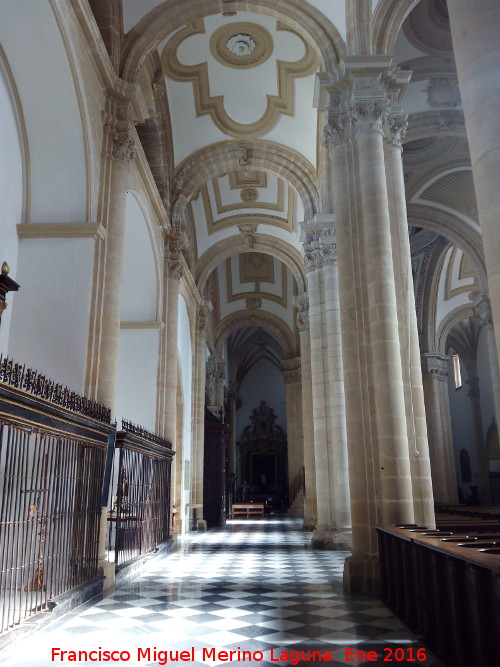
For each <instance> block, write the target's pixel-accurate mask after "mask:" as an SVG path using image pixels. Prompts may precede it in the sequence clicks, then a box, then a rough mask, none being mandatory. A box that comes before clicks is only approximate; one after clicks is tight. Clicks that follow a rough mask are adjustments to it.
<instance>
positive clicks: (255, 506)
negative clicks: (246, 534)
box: [231, 503, 264, 519]
mask: <svg viewBox="0 0 500 667" xmlns="http://www.w3.org/2000/svg"><path fill="white" fill-rule="evenodd" d="M231 515H232V518H233V519H254V518H256V517H257V518H261V517H263V516H264V503H234V504H233V505H232V506H231Z"/></svg>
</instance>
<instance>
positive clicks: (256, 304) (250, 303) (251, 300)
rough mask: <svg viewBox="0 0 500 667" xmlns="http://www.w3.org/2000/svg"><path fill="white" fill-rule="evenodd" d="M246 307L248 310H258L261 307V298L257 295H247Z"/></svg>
mask: <svg viewBox="0 0 500 667" xmlns="http://www.w3.org/2000/svg"><path fill="white" fill-rule="evenodd" d="M246 307H247V308H248V309H249V310H258V309H259V308H262V299H261V298H260V297H259V296H249V297H248V299H247V300H246Z"/></svg>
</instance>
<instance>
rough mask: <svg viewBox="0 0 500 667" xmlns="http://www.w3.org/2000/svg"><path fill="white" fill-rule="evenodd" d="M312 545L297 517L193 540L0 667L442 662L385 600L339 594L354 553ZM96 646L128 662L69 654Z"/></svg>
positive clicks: (434, 666) (432, 666) (231, 526)
mask: <svg viewBox="0 0 500 667" xmlns="http://www.w3.org/2000/svg"><path fill="white" fill-rule="evenodd" d="M309 543H310V533H304V532H303V531H301V530H300V522H299V521H298V520H294V519H286V518H279V517H271V518H266V519H263V520H254V521H230V522H228V524H227V526H226V527H225V528H224V529H221V530H212V531H208V532H206V533H205V532H204V533H194V534H191V535H188V536H186V537H185V538H183V539H182V540H179V545H178V548H177V549H176V551H175V552H174V553H172V554H170V555H169V556H166V557H164V558H161V559H156V560H155V561H154V563H153V564H152V565H151V566H150V568H149V569H148V570H147V571H146V572H145V573H144V574H143V575H142V576H140V577H139V578H137V579H136V580H134V581H132V582H129V583H126V584H124V585H122V586H119V587H117V588H116V589H114V590H111V591H110V592H109V593H108V594H106V595H104V596H100V597H99V598H96V599H94V600H93V601H92V602H90V603H87V604H86V605H84V606H82V607H80V608H79V609H77V610H75V611H74V612H72V613H70V614H68V615H67V616H65V617H64V618H63V619H61V620H59V621H57V622H56V623H54V624H52V625H51V626H49V627H48V628H47V629H46V630H44V631H42V632H39V633H37V634H36V635H33V636H32V637H31V639H30V641H29V642H25V644H24V645H23V646H22V647H19V646H18V647H16V648H15V649H14V650H12V652H9V653H8V654H7V655H5V656H4V657H3V659H2V657H0V665H5V667H28V665H29V666H30V667H46V666H47V665H55V664H59V665H65V666H68V665H79V664H87V665H88V664H93V665H113V664H115V665H120V667H121V666H122V665H127V666H129V667H132V666H134V667H135V666H136V665H141V666H146V665H148V666H149V667H153V666H155V667H156V665H160V664H168V665H180V666H182V665H188V666H191V667H197V666H202V665H220V664H225V663H227V662H232V664H236V663H241V665H242V667H245V665H248V667H253V666H254V665H259V666H260V667H269V666H274V667H281V666H284V665H288V664H298V665H301V666H307V665H310V664H311V663H313V664H314V663H316V664H319V663H321V664H325V663H327V664H328V663H330V664H335V665H339V666H343V665H356V666H359V665H377V664H382V663H383V664H385V665H386V664H389V663H390V662H392V663H393V664H410V663H411V664H413V665H418V664H420V665H425V666H426V667H438V666H440V665H441V663H439V662H438V660H437V659H436V658H435V657H433V656H432V654H431V653H430V651H428V650H427V649H426V648H425V647H424V646H423V645H422V644H421V643H420V642H419V641H418V639H417V638H415V637H414V636H413V635H412V634H411V633H410V632H409V630H408V629H407V628H406V627H405V626H404V625H403V624H402V623H401V621H399V620H398V619H397V618H396V617H395V616H394V615H393V614H392V613H391V612H390V611H389V610H388V609H387V607H385V606H384V605H383V604H382V603H381V602H380V601H378V600H374V599H362V598H358V597H352V596H346V595H345V594H344V593H343V592H342V571H343V563H344V558H345V557H346V555H347V554H346V553H345V552H331V551H316V550H312V549H311V548H310V546H309ZM99 648H100V649H101V651H118V652H122V658H124V659H122V660H121V661H110V660H99V659H97V660H92V661H90V660H89V661H87V662H86V663H85V662H83V661H80V662H78V661H74V660H68V658H70V657H71V654H70V653H66V654H61V651H76V652H78V651H87V652H90V651H92V650H95V651H98V650H99ZM53 649H58V650H59V652H56V653H55V654H54V658H55V659H54V660H52V650H53ZM155 650H156V651H157V653H156V654H155ZM139 651H141V652H140V653H139ZM164 651H168V652H172V653H171V654H170V653H167V654H165V653H161V652H164ZM182 651H184V652H187V653H184V654H183V656H184V658H185V660H181V657H182V656H181V653H180V652H182ZM230 651H234V652H235V653H233V654H232V656H231V654H230ZM158 652H160V653H158ZM176 652H177V653H176ZM238 652H239V653H238ZM244 652H246V653H244ZM127 654H129V655H130V658H129V659H128V660H125V658H126V657H127ZM61 655H63V660H64V661H61ZM114 655H115V657H119V656H118V654H114ZM176 655H177V661H176V660H175V658H176ZM101 656H102V657H103V658H105V657H106V656H103V655H102V654H101ZM375 656H377V657H375ZM80 657H85V656H84V655H83V656H80ZM92 657H97V658H98V657H99V654H98V653H97V654H92ZM230 657H232V660H229V658H230ZM193 658H194V659H193ZM320 658H322V659H321V660H320ZM363 658H365V659H363ZM384 658H385V659H386V660H385V661H384ZM387 658H391V660H387Z"/></svg>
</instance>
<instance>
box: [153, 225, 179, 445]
mask: <svg viewBox="0 0 500 667" xmlns="http://www.w3.org/2000/svg"><path fill="white" fill-rule="evenodd" d="M181 249H182V242H181V233H180V230H178V229H175V228H173V227H169V228H167V229H166V230H165V259H164V271H163V285H164V287H163V307H162V319H163V322H164V323H165V327H164V329H163V332H162V337H161V354H160V372H159V379H160V382H159V385H160V386H159V391H158V400H159V405H158V408H159V409H158V415H159V418H158V433H160V435H162V437H164V438H166V439H167V440H170V442H171V443H172V445H173V448H174V450H175V442H176V436H177V370H178V369H177V337H178V331H177V329H178V319H179V283H180V280H181V278H182V276H183V275H184V264H183V262H182V261H181V258H180V257H181Z"/></svg>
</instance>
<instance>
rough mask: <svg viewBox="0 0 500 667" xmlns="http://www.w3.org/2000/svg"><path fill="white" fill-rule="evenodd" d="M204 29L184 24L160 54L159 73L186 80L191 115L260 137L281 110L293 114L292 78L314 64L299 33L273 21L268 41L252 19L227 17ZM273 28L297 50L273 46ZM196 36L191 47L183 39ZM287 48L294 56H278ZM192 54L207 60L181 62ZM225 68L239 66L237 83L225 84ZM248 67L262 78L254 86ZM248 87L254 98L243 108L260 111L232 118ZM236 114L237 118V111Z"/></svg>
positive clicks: (197, 23)
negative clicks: (243, 119)
mask: <svg viewBox="0 0 500 667" xmlns="http://www.w3.org/2000/svg"><path fill="white" fill-rule="evenodd" d="M207 21H208V19H207ZM210 30H211V34H207V30H206V27H205V22H204V21H203V20H199V21H195V22H193V23H188V24H187V25H186V26H185V27H184V28H182V29H181V30H180V31H178V32H177V33H175V34H174V35H173V36H172V37H171V38H170V39H169V41H168V42H167V44H166V46H165V48H164V50H163V53H162V68H163V73H164V74H165V75H166V76H168V77H170V78H171V79H173V80H174V81H181V82H191V83H192V85H193V93H194V102H195V110H196V116H197V117H200V116H206V115H209V116H210V118H211V119H212V121H213V123H214V124H215V125H216V126H217V127H218V128H219V130H221V131H222V132H224V133H225V134H227V135H229V136H232V137H237V138H256V137H261V136H263V135H265V134H267V133H268V132H269V131H270V130H271V129H272V128H273V127H274V126H275V125H276V123H277V122H278V120H279V118H280V116H281V115H286V116H293V115H294V83H293V82H294V79H295V78H302V77H307V76H309V75H311V74H313V73H314V72H315V71H316V70H317V69H318V67H319V59H318V57H317V55H316V53H315V52H314V50H313V49H312V48H311V47H310V46H309V45H308V44H307V43H306V42H305V41H304V40H303V39H302V37H300V36H299V35H298V34H297V33H296V32H295V31H293V30H292V29H291V28H289V27H288V26H286V25H284V24H283V23H281V22H277V23H276V28H275V30H276V35H275V39H274V41H273V38H272V36H271V34H270V33H269V31H268V30H266V29H265V28H264V27H263V26H262V25H259V24H258V23H244V22H232V23H228V24H226V25H223V26H219V27H218V28H216V29H214V28H213V26H212V28H211V29H210ZM279 31H283V32H288V33H291V34H292V35H293V36H294V39H295V41H296V42H297V45H299V44H301V47H300V49H297V47H296V46H295V47H294V48H293V49H291V47H290V45H289V44H288V46H287V47H286V48H285V47H280V48H278V45H277V43H281V40H279V39H278V37H279V35H278V32H279ZM196 36H198V37H200V36H203V39H202V40H199V41H198V43H197V44H196V47H197V48H196V49H195V48H194V47H192V44H189V40H190V39H191V38H193V37H196ZM299 40H300V42H299ZM186 44H187V46H186ZM193 44H194V42H193ZM191 47H192V49H191V50H189V49H190V48H191ZM291 51H295V52H296V54H297V60H294V61H291V60H290V61H289V60H284V59H280V56H281V55H285V56H287V57H290V53H291ZM187 53H189V56H188V55H186V54H187ZM194 53H201V54H203V55H205V54H206V55H205V57H206V58H207V60H204V61H203V60H201V62H198V63H196V64H193V63H188V62H186V60H189V59H191V60H196V57H195V56H194V55H193V54H194ZM203 55H201V58H203ZM268 61H269V62H268ZM266 63H267V64H266ZM227 68H229V69H236V70H239V76H240V79H239V81H240V85H239V86H236V85H231V83H230V81H233V80H232V79H231V77H230V76H229V75H228V71H227ZM254 68H260V69H259V76H260V78H261V81H265V84H264V86H263V87H262V88H259V89H257V88H255V86H252V85H251V81H253V79H249V78H248V77H249V76H250V75H249V74H247V71H249V70H252V69H254ZM261 70H262V72H264V73H265V75H266V76H265V78H262V72H261ZM246 80H248V81H247V83H248V86H247V88H246V89H245V81H246ZM254 88H255V95H254V101H253V103H252V104H250V105H248V104H244V108H245V110H246V111H247V112H248V113H249V114H250V115H251V112H252V110H254V111H255V115H256V114H257V113H261V112H260V109H262V108H263V109H264V112H263V113H262V114H261V115H260V117H259V118H258V119H257V120H255V121H254V122H248V123H245V122H238V121H237V120H236V119H235V118H234V117H233V115H234V113H236V112H235V110H236V109H238V110H239V109H240V107H241V106H242V104H243V100H244V95H243V94H242V92H244V93H245V94H247V95H248V91H249V90H253V89H254ZM212 90H217V91H220V90H222V91H223V94H217V95H212V94H211V91H212ZM276 91H277V94H276ZM245 99H246V98H245ZM248 107H251V109H249V108H248ZM228 108H229V109H231V111H228ZM238 116H239V117H240V118H241V113H240V111H238Z"/></svg>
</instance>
